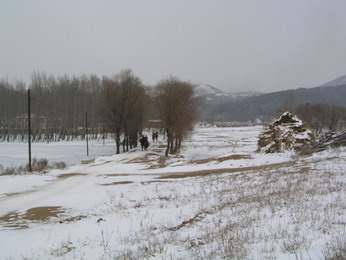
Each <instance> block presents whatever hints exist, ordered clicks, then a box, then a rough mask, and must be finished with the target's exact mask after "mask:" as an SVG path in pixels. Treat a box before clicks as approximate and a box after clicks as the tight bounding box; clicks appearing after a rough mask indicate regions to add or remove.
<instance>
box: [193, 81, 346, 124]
mask: <svg viewBox="0 0 346 260" xmlns="http://www.w3.org/2000/svg"><path fill="white" fill-rule="evenodd" d="M207 87H209V88H207ZM202 89H203V91H202ZM195 92H196V93H197V95H199V96H200V97H201V98H202V99H203V101H204V102H203V108H202V109H201V115H200V116H201V118H200V119H201V121H207V122H212V121H239V122H248V121H252V122H253V121H256V120H266V119H267V118H271V117H276V116H277V115H278V114H280V112H282V111H283V110H291V111H292V110H294V108H296V107H297V106H299V105H301V104H304V103H311V104H317V103H324V104H330V105H337V106H346V75H344V76H341V77H339V78H337V79H335V80H332V81H329V82H327V83H324V84H323V85H321V86H319V87H315V88H298V89H291V90H284V91H277V92H272V93H262V94H261V93H258V92H242V93H226V92H223V91H221V90H218V89H217V88H215V87H212V86H209V85H206V84H196V85H195ZM202 93H204V94H202Z"/></svg>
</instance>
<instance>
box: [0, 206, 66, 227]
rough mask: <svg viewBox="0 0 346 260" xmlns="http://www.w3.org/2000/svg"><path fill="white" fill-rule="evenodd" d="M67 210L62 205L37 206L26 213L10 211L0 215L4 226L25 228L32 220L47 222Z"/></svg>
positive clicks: (0, 221) (0, 220)
mask: <svg viewBox="0 0 346 260" xmlns="http://www.w3.org/2000/svg"><path fill="white" fill-rule="evenodd" d="M64 212H65V209H64V208H62V207H36V208H31V209H28V210H27V211H25V212H24V213H19V212H10V213H7V214H6V215H4V216H2V217H0V223H1V224H2V225H3V226H4V227H8V228H13V229H25V228H28V227H29V223H32V222H47V221H48V220H49V219H50V218H53V217H58V216H59V215H61V214H62V213H64Z"/></svg>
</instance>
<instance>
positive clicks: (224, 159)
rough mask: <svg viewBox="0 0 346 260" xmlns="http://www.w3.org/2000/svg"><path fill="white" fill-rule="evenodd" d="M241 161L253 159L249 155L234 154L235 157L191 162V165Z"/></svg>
mask: <svg viewBox="0 0 346 260" xmlns="http://www.w3.org/2000/svg"><path fill="white" fill-rule="evenodd" d="M241 159H252V157H251V156H250V155H249V154H233V155H230V156H225V157H217V158H207V159H201V160H192V161H190V163H192V164H203V163H208V162H213V161H216V162H224V161H229V160H241Z"/></svg>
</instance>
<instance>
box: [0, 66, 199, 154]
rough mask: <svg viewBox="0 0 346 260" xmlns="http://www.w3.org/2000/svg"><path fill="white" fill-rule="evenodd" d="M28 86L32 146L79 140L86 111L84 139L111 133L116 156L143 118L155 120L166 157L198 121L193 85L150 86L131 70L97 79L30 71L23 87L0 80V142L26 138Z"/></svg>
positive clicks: (131, 142) (132, 140) (133, 139)
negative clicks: (160, 132)
mask: <svg viewBox="0 0 346 260" xmlns="http://www.w3.org/2000/svg"><path fill="white" fill-rule="evenodd" d="M27 88H30V91H31V97H32V99H31V125H32V130H31V136H32V140H33V141H34V142H40V141H46V142H51V141H60V140H76V139H79V140H81V139H84V138H85V137H86V136H85V130H86V125H85V122H86V112H87V115H88V132H89V138H92V139H100V138H105V136H106V135H111V136H112V137H114V139H115V141H116V153H120V152H121V150H123V151H128V150H129V149H131V148H133V147H136V146H137V139H138V137H139V135H140V134H141V133H142V131H143V129H144V128H145V127H147V126H148V120H149V119H156V120H157V121H159V122H160V128H161V129H162V130H163V131H164V133H165V135H166V136H167V151H166V155H168V154H169V153H176V152H177V151H178V150H179V148H180V147H181V142H182V140H183V138H184V137H186V135H187V134H188V133H189V131H191V130H192V128H193V125H194V123H195V122H196V120H197V114H198V113H197V110H198V106H199V101H198V98H196V97H195V95H194V92H193V86H192V85H191V84H190V83H188V82H183V81H180V80H179V79H177V78H173V77H170V78H168V79H165V80H162V81H160V82H159V83H158V84H157V85H156V86H153V87H149V86H145V85H144V84H143V83H142V81H141V80H140V78H138V77H137V76H136V75H134V74H133V72H132V71H131V70H123V71H121V72H120V73H118V74H115V75H113V76H111V77H107V76H103V77H102V78H100V77H98V76H96V75H83V76H78V77H77V76H66V75H64V76H60V77H54V76H51V75H47V74H46V73H44V72H34V73H33V74H32V77H31V81H30V83H29V84H28V86H26V84H25V83H23V82H14V83H11V82H9V81H6V80H0V140H1V141H8V142H9V141H22V142H25V141H26V140H27V137H28V135H27V132H28V131H27V122H28V116H27ZM121 146H122V149H121Z"/></svg>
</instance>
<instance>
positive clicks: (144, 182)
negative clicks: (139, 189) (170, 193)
mask: <svg viewBox="0 0 346 260" xmlns="http://www.w3.org/2000/svg"><path fill="white" fill-rule="evenodd" d="M160 182H171V181H160V180H153V181H142V182H141V184H150V183H160Z"/></svg>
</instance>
